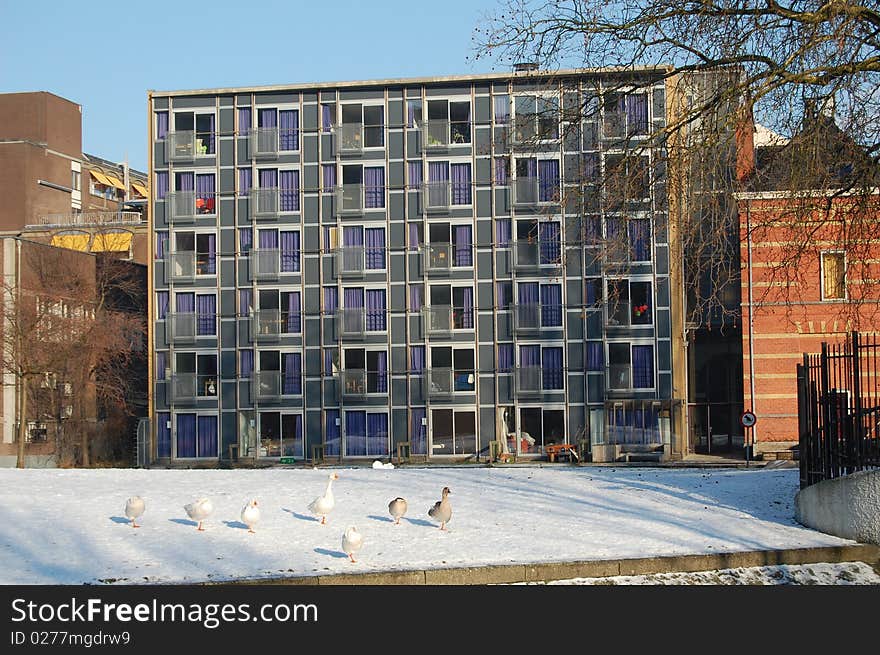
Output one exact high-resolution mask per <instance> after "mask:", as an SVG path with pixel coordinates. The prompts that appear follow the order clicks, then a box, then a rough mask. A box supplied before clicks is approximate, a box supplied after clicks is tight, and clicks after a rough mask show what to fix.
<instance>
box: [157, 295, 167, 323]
mask: <svg viewBox="0 0 880 655" xmlns="http://www.w3.org/2000/svg"><path fill="white" fill-rule="evenodd" d="M156 310H157V313H158V317H159V318H160V319H163V318H165V316H167V315H168V292H167V291H157V292H156Z"/></svg>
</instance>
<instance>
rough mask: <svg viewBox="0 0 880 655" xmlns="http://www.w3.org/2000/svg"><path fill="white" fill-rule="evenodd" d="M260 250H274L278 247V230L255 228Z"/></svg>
mask: <svg viewBox="0 0 880 655" xmlns="http://www.w3.org/2000/svg"><path fill="white" fill-rule="evenodd" d="M257 235H258V237H259V241H260V243H259V246H260V250H275V249H277V248H278V230H257Z"/></svg>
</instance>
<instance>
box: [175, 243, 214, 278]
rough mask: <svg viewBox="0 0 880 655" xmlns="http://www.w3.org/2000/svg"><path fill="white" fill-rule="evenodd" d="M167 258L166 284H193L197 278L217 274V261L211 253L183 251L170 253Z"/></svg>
mask: <svg viewBox="0 0 880 655" xmlns="http://www.w3.org/2000/svg"><path fill="white" fill-rule="evenodd" d="M167 257H168V263H167V264H166V266H165V281H166V282H191V281H192V280H194V279H195V278H196V277H197V276H207V275H216V274H217V266H216V260H215V258H214V255H213V254H211V253H202V252H193V251H191V250H183V251H179V252H169V253H168V255H167Z"/></svg>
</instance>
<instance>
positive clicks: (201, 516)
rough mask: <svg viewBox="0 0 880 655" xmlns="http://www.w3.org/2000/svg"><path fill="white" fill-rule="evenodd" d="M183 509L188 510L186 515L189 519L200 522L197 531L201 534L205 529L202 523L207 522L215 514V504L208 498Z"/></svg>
mask: <svg viewBox="0 0 880 655" xmlns="http://www.w3.org/2000/svg"><path fill="white" fill-rule="evenodd" d="M183 509H185V510H186V515H187V516H188V517H190V518H191V519H192V520H193V521H198V522H199V525H198V527H197V528H196V529H197V530H199V531H200V532H204V531H205V529H204V528H203V527H202V521H205V520H207V518H208V517H209V516H211V514H212V513H213V512H214V504H213V503H212V502H211V500H210V499H208V498H199V499H198V500H197V501H195V502H194V503H189V504H188V505H184V506H183Z"/></svg>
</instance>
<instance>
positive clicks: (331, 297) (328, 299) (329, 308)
mask: <svg viewBox="0 0 880 655" xmlns="http://www.w3.org/2000/svg"><path fill="white" fill-rule="evenodd" d="M338 306H339V291H338V289H337V288H336V287H324V313H325V314H335V313H336V309H337V307H338Z"/></svg>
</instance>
